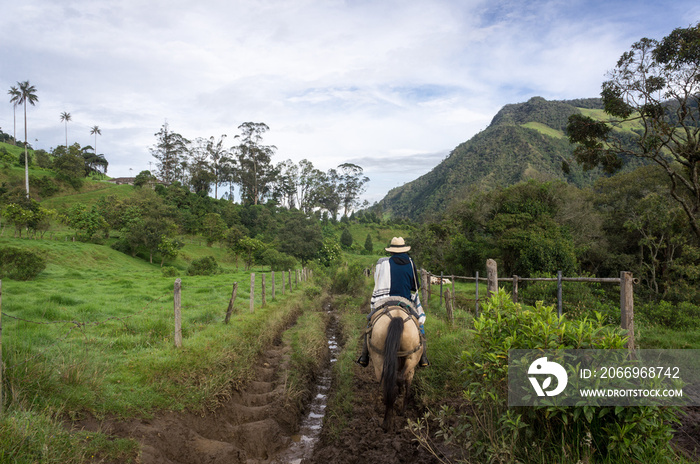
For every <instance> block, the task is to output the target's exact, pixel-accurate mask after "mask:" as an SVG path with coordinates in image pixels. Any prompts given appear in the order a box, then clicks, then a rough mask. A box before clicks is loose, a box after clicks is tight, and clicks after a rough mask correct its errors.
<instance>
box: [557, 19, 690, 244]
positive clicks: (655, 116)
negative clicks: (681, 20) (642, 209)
mask: <svg viewBox="0 0 700 464" xmlns="http://www.w3.org/2000/svg"><path fill="white" fill-rule="evenodd" d="M609 77H610V79H609V80H607V81H606V82H604V83H603V88H602V92H601V96H602V97H603V104H604V109H605V112H606V113H607V114H608V115H609V116H610V117H609V119H608V120H607V121H604V122H601V121H596V120H594V119H592V118H590V117H586V116H582V115H580V114H576V115H573V116H571V117H570V118H569V125H568V127H567V130H568V133H569V140H570V141H571V142H574V143H577V144H578V146H577V147H576V149H575V151H574V156H575V159H576V161H577V162H579V163H580V164H582V165H583V167H584V169H591V168H593V167H595V166H598V165H600V166H601V167H603V168H604V169H605V170H606V171H608V172H614V171H617V170H618V169H620V167H621V166H622V159H623V157H625V156H628V157H637V158H642V159H646V160H649V161H651V162H653V163H654V164H656V165H657V166H658V168H659V169H661V170H662V171H663V172H664V173H665V174H666V175H667V176H668V178H669V179H670V181H671V187H670V193H671V196H672V197H673V199H674V200H675V201H676V202H678V204H679V205H680V206H681V208H682V209H683V211H684V212H685V214H686V216H687V218H688V220H689V223H690V227H691V229H692V230H693V232H694V233H695V235H696V237H697V238H698V239H700V112H699V111H698V106H699V104H700V23H698V24H696V25H695V26H692V27H688V28H679V29H675V30H674V31H673V32H671V34H669V35H668V36H667V37H665V38H663V39H662V40H660V41H658V40H654V39H647V38H644V39H641V40H640V41H639V42H637V43H635V44H633V45H632V49H631V50H630V51H628V52H626V53H624V54H623V55H622V57H621V58H620V60H619V61H618V62H617V66H616V67H615V68H614V69H613V70H612V71H611V72H610V73H609ZM623 122H633V127H640V128H641V130H640V131H639V132H638V134H639V135H638V136H636V137H634V141H633V143H629V134H630V132H629V131H623V130H620V129H619V126H620V124H621V123H623Z"/></svg>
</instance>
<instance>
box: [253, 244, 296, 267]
mask: <svg viewBox="0 0 700 464" xmlns="http://www.w3.org/2000/svg"><path fill="white" fill-rule="evenodd" d="M261 263H262V264H265V265H268V266H270V270H272V271H287V270H289V269H295V268H296V267H297V264H298V261H297V260H296V258H295V257H294V256H290V255H288V254H286V253H282V252H280V251H278V250H276V249H274V248H269V249H267V250H265V251H264V252H263V253H262V258H261Z"/></svg>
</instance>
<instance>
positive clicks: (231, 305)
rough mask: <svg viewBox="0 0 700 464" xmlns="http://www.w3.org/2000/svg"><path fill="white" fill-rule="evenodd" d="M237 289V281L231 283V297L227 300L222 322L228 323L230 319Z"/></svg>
mask: <svg viewBox="0 0 700 464" xmlns="http://www.w3.org/2000/svg"><path fill="white" fill-rule="evenodd" d="M237 291H238V282H234V283H233V291H232V292H231V299H230V300H229V302H228V308H227V309H226V318H225V319H224V324H228V322H229V321H230V320H231V314H233V305H234V304H235V302H236V292H237Z"/></svg>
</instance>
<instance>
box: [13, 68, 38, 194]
mask: <svg viewBox="0 0 700 464" xmlns="http://www.w3.org/2000/svg"><path fill="white" fill-rule="evenodd" d="M17 85H18V86H19V93H20V97H19V100H17V104H19V105H24V185H25V187H26V190H27V197H29V154H28V153H27V103H29V104H30V105H32V106H34V105H35V104H36V102H38V101H39V98H38V97H37V96H36V87H34V86H33V85H31V84H30V83H29V81H24V82H18V83H17Z"/></svg>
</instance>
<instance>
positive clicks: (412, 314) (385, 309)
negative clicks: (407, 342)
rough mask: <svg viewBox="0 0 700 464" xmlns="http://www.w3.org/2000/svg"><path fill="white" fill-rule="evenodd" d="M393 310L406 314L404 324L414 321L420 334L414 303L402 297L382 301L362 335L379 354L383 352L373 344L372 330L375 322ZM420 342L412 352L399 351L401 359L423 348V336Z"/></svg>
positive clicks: (368, 318) (370, 316) (368, 317)
mask: <svg viewBox="0 0 700 464" xmlns="http://www.w3.org/2000/svg"><path fill="white" fill-rule="evenodd" d="M392 309H401V310H402V311H403V312H404V313H405V314H406V317H405V318H404V319H403V321H404V323H406V322H408V321H411V320H412V321H413V323H414V324H415V325H416V329H418V331H419V332H420V324H419V323H418V314H417V313H416V309H415V307H414V306H413V303H412V302H411V301H410V300H408V299H406V298H403V297H400V296H392V297H390V298H386V299H385V300H382V302H381V304H380V305H379V306H377V307H376V308H375V309H374V310H373V311H372V312H370V313H369V314H368V315H367V320H368V321H369V323H368V324H367V328H366V329H365V331H364V333H363V334H362V335H363V336H364V337H365V338H366V340H367V346H368V347H369V348H370V349H371V350H373V351H375V352H377V353H381V352H382V351H381V350H380V349H379V348H377V347H376V346H374V345H373V344H372V329H373V328H374V324H375V322H376V321H377V320H378V319H379V318H380V317H382V316H384V315H388V314H389V311H391V310H392ZM419 340H420V341H419V342H418V345H417V346H416V347H415V348H413V349H412V350H407V351H399V353H398V356H399V358H405V357H407V356H410V355H412V354H413V353H415V352H416V351H418V350H420V349H421V348H423V337H422V336H421V337H420V338H419Z"/></svg>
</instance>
